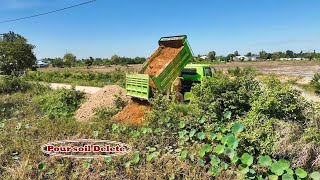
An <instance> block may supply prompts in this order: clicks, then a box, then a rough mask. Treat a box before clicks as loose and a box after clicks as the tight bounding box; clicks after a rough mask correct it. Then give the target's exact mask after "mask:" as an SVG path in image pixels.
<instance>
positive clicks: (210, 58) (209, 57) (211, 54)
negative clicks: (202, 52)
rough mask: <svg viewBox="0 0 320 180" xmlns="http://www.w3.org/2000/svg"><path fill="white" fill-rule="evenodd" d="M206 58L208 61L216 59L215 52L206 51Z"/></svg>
mask: <svg viewBox="0 0 320 180" xmlns="http://www.w3.org/2000/svg"><path fill="white" fill-rule="evenodd" d="M208 60H209V61H214V60H216V52H215V51H211V52H209V53H208Z"/></svg>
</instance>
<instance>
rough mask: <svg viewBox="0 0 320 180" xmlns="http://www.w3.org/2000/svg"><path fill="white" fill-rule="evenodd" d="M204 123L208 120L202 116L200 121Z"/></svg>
mask: <svg viewBox="0 0 320 180" xmlns="http://www.w3.org/2000/svg"><path fill="white" fill-rule="evenodd" d="M204 122H206V118H205V117H204V116H202V117H201V118H200V120H199V123H200V124H203V123H204Z"/></svg>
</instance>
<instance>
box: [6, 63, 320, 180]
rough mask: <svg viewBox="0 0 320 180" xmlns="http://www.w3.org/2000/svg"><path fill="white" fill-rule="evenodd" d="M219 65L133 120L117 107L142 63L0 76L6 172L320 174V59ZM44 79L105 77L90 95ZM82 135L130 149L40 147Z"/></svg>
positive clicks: (47, 175) (74, 175)
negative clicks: (180, 98) (317, 88)
mask: <svg viewBox="0 0 320 180" xmlns="http://www.w3.org/2000/svg"><path fill="white" fill-rule="evenodd" d="M212 66H213V67H215V68H216V69H217V70H222V71H217V72H216V73H215V77H214V78H213V79H208V80H205V81H204V83H203V84H202V85H200V84H199V85H196V86H195V87H194V88H193V90H192V93H193V99H192V100H191V101H190V102H189V103H177V102H175V101H174V100H173V99H171V100H167V99H166V98H165V97H164V96H163V95H161V94H155V96H154V98H153V99H152V100H151V101H150V105H151V106H152V109H150V110H148V111H146V113H145V120H144V121H143V123H140V124H139V125H134V126H133V125H130V124H126V123H119V122H117V121H113V118H112V117H114V115H116V114H117V113H118V112H119V111H121V110H122V109H123V108H125V106H126V104H127V103H128V101H129V100H128V99H127V98H125V96H124V95H123V93H122V94H121V93H120V94H119V92H120V91H121V90H123V88H121V87H124V81H125V79H124V78H125V76H124V74H125V73H126V72H128V71H129V72H132V71H136V70H137V69H139V68H138V67H130V68H129V69H128V70H127V69H126V67H121V69H119V67H93V68H91V69H85V68H71V69H61V68H47V69H41V70H40V71H39V72H29V73H30V74H28V75H27V76H26V77H24V78H6V77H2V78H0V132H1V134H2V136H1V137H0V146H1V151H0V165H1V166H0V173H1V175H2V177H4V178H5V179H36V178H37V179H268V178H269V179H278V178H280V179H281V178H282V179H285V178H288V179H290V178H295V179H298V178H300V179H306V178H309V179H311V178H313V179H319V177H320V174H319V170H320V132H319V128H320V107H319V102H316V101H312V100H314V99H315V98H312V97H311V99H310V97H309V99H308V98H305V97H306V96H308V95H310V94H308V92H309V91H310V93H311V92H312V91H314V89H312V88H310V87H311V85H309V82H310V81H311V79H312V77H311V76H313V74H315V73H317V72H319V68H320V66H319V62H317V61H312V62H309V61H304V62H291V61H290V62H233V63H226V64H224V63H219V64H215V65H212ZM236 67H240V68H241V69H236ZM248 67H251V68H248ZM273 74H274V75H273ZM295 76H296V77H295ZM300 76H301V77H300ZM302 82H303V83H302ZM46 83H66V84H71V85H86V86H99V87H102V86H106V85H107V86H106V87H104V88H102V89H98V90H99V92H96V93H93V94H92V95H88V94H84V93H82V92H78V91H74V90H72V89H69V90H64V89H58V90H52V89H50V88H49V87H48V86H47V85H46ZM109 85H119V86H109ZM303 85H304V87H303V88H302V90H305V89H308V88H310V89H309V91H306V90H305V92H303V93H305V94H303V93H301V92H300V91H297V90H296V88H294V87H293V86H298V87H302V86H303ZM98 90H97V91H98ZM312 93H313V92H312ZM306 94H307V95H306ZM114 95H116V96H114ZM312 95H314V97H319V96H318V95H316V94H312ZM87 104H88V106H90V108H91V106H94V108H95V109H93V108H91V109H90V110H92V111H90V118H87V119H86V120H85V121H81V122H80V121H78V120H77V118H78V113H79V110H78V109H79V108H80V109H81V111H85V110H86V109H88V107H86V106H87ZM97 104H100V106H101V107H99V106H98V105H97ZM80 138H86V139H107V140H114V141H119V142H124V143H127V144H129V145H130V146H131V147H132V148H133V149H132V152H130V153H129V154H127V155H123V156H118V157H112V158H102V159H71V158H59V157H48V156H46V155H44V154H43V152H42V151H41V146H42V145H43V144H45V143H47V142H51V141H55V140H63V139H80Z"/></svg>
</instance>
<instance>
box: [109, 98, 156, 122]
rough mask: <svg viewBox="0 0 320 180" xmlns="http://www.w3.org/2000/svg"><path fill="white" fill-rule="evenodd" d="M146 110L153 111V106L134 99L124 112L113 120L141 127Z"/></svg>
mask: <svg viewBox="0 0 320 180" xmlns="http://www.w3.org/2000/svg"><path fill="white" fill-rule="evenodd" d="M146 110H151V106H150V105H149V104H148V102H145V101H140V100H137V99H132V101H131V102H130V103H129V104H128V105H127V106H126V107H124V108H123V110H122V111H120V112H119V113H118V114H116V115H115V116H114V117H113V118H112V120H113V121H118V122H122V123H126V124H131V125H141V124H142V123H143V118H144V112H145V111H146Z"/></svg>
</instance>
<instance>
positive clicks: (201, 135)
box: [197, 132, 206, 140]
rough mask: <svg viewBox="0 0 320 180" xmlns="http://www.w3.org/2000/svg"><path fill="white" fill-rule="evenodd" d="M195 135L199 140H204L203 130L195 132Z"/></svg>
mask: <svg viewBox="0 0 320 180" xmlns="http://www.w3.org/2000/svg"><path fill="white" fill-rule="evenodd" d="M197 137H198V139H200V140H204V139H205V137H206V133H204V132H199V133H198V134H197Z"/></svg>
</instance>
